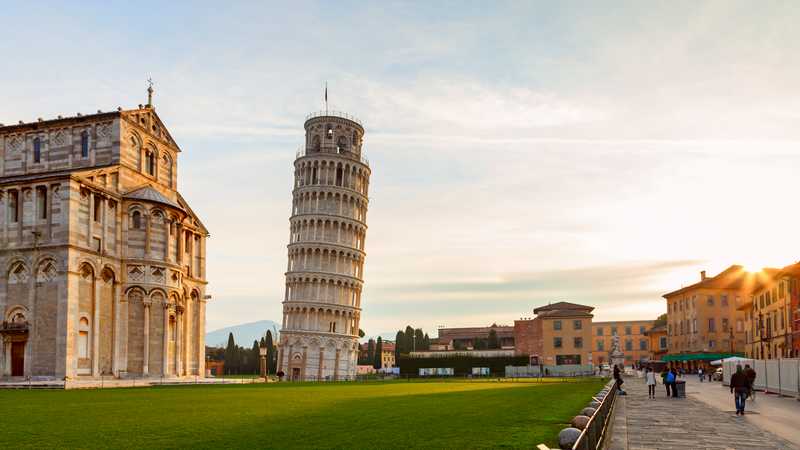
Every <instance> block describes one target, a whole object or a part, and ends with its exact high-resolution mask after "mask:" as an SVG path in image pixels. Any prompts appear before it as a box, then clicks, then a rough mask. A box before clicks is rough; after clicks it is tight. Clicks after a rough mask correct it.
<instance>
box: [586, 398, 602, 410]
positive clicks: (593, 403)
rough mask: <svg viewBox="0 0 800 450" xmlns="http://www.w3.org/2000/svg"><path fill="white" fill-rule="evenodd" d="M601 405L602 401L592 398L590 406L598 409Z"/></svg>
mask: <svg viewBox="0 0 800 450" xmlns="http://www.w3.org/2000/svg"><path fill="white" fill-rule="evenodd" d="M599 407H600V402H598V401H597V400H592V401H591V403H589V408H594V409H597V408H599Z"/></svg>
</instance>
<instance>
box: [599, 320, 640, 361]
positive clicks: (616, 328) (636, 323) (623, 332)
mask: <svg viewBox="0 0 800 450" xmlns="http://www.w3.org/2000/svg"><path fill="white" fill-rule="evenodd" d="M654 322H655V321H653V320H630V321H614V322H592V352H593V359H594V363H595V364H609V361H610V358H609V353H610V352H611V347H612V345H613V343H612V340H613V337H614V335H617V336H619V350H620V351H621V352H622V353H623V354H624V355H625V364H626V365H630V364H634V363H638V362H640V361H646V360H649V359H650V358H651V356H652V355H651V351H650V350H651V349H650V338H648V336H647V331H648V330H650V329H651V328H652V327H653V323H654Z"/></svg>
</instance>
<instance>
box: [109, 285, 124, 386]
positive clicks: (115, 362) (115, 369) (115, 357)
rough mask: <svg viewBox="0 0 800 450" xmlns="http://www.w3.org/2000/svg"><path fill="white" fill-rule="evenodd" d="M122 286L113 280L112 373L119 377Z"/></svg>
mask: <svg viewBox="0 0 800 450" xmlns="http://www.w3.org/2000/svg"><path fill="white" fill-rule="evenodd" d="M121 288H122V286H121V285H120V284H119V283H117V282H116V280H114V281H113V289H114V349H113V350H112V354H111V373H113V374H114V376H115V377H119V347H120V336H119V335H120V324H119V321H120V307H121V302H120V290H121Z"/></svg>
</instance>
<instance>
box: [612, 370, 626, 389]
mask: <svg viewBox="0 0 800 450" xmlns="http://www.w3.org/2000/svg"><path fill="white" fill-rule="evenodd" d="M614 381H616V382H617V383H616V385H617V390H620V391H621V390H622V383H624V381H622V377H621V376H620V370H619V367H618V366H617V365H616V364H614Z"/></svg>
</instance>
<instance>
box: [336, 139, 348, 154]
mask: <svg viewBox="0 0 800 450" xmlns="http://www.w3.org/2000/svg"><path fill="white" fill-rule="evenodd" d="M336 150H337V151H338V152H346V151H347V150H348V148H347V138H346V137H344V136H339V138H338V139H336Z"/></svg>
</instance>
